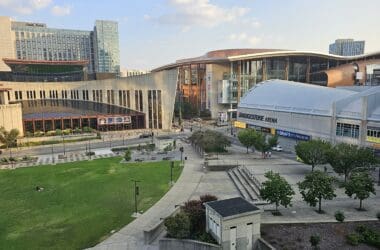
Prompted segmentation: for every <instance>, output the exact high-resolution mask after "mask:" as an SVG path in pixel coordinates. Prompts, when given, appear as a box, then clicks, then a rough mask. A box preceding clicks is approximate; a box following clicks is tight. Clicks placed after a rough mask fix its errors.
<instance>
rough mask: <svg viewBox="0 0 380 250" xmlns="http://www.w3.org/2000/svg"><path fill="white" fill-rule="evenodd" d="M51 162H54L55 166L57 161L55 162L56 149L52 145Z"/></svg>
mask: <svg viewBox="0 0 380 250" xmlns="http://www.w3.org/2000/svg"><path fill="white" fill-rule="evenodd" d="M51 160H52V162H53V164H54V163H55V160H54V147H53V145H51Z"/></svg>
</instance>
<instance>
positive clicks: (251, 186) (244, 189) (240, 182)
mask: <svg viewBox="0 0 380 250" xmlns="http://www.w3.org/2000/svg"><path fill="white" fill-rule="evenodd" d="M227 174H228V176H229V177H230V179H231V181H232V183H233V184H234V185H235V187H236V189H237V190H238V191H239V193H240V196H241V197H243V198H244V199H246V200H248V201H252V202H259V201H260V200H261V197H260V188H261V183H260V182H259V181H258V180H257V179H256V178H255V177H254V176H253V175H252V174H251V173H250V172H249V171H248V169H247V168H246V167H242V166H239V167H235V168H232V169H230V170H228V171H227Z"/></svg>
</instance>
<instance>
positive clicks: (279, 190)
mask: <svg viewBox="0 0 380 250" xmlns="http://www.w3.org/2000/svg"><path fill="white" fill-rule="evenodd" d="M265 177H266V178H267V179H268V180H267V181H265V182H264V183H263V185H262V188H261V189H260V196H261V197H262V198H263V199H264V200H267V201H269V202H271V203H275V205H276V212H278V206H279V205H282V206H284V207H288V206H291V200H292V196H293V195H294V194H295V193H294V191H293V189H292V187H291V186H290V184H289V183H288V182H287V181H286V180H285V178H284V177H281V176H280V174H279V173H273V172H272V171H269V172H266V173H265Z"/></svg>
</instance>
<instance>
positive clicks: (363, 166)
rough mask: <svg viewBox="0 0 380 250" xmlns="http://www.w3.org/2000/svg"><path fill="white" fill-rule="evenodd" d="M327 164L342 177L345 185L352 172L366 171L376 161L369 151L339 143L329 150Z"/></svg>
mask: <svg viewBox="0 0 380 250" xmlns="http://www.w3.org/2000/svg"><path fill="white" fill-rule="evenodd" d="M328 162H329V163H330V165H331V167H332V168H333V169H334V171H335V172H336V173H338V174H343V175H344V182H345V183H346V182H347V179H348V178H349V176H350V174H351V172H352V171H354V170H355V169H356V170H368V169H369V168H371V166H373V165H374V164H376V162H377V160H376V157H375V156H374V154H373V152H372V151H371V150H370V149H367V148H359V147H358V146H356V145H350V144H346V143H340V144H338V145H336V146H334V147H333V148H331V149H330V151H329V153H328Z"/></svg>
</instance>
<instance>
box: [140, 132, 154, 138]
mask: <svg viewBox="0 0 380 250" xmlns="http://www.w3.org/2000/svg"><path fill="white" fill-rule="evenodd" d="M151 136H152V134H150V133H144V134H141V135H140V136H139V138H149V137H151Z"/></svg>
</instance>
